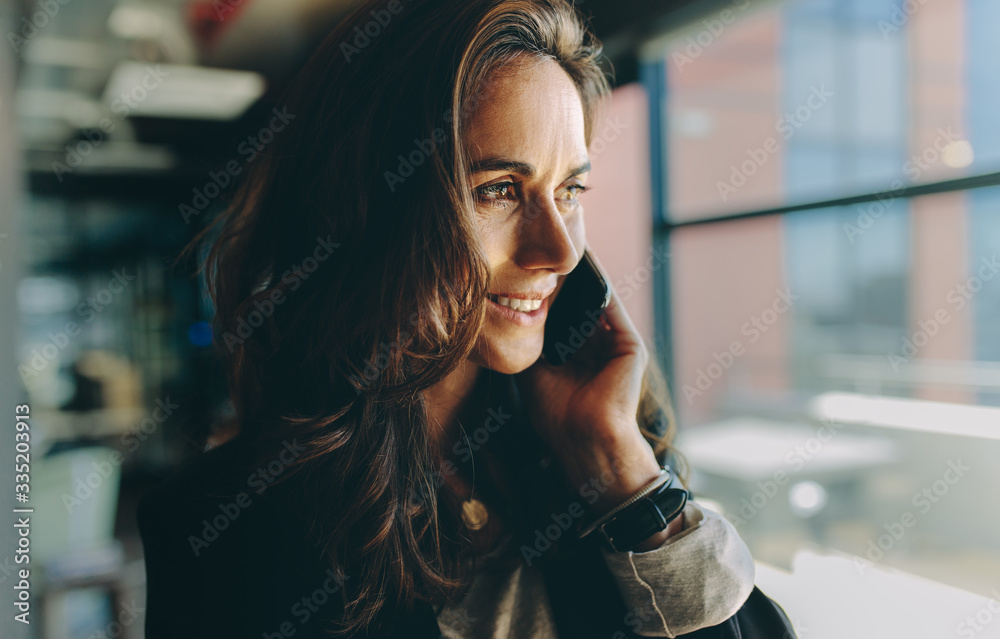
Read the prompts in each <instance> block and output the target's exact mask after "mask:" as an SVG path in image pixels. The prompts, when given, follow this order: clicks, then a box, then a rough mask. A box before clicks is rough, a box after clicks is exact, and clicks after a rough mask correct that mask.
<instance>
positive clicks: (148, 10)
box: [108, 2, 164, 40]
mask: <svg viewBox="0 0 1000 639" xmlns="http://www.w3.org/2000/svg"><path fill="white" fill-rule="evenodd" d="M159 9H160V8H159V7H157V6H155V5H150V4H146V3H142V2H124V3H121V4H119V5H118V6H116V7H115V8H114V11H112V12H111V15H110V16H109V17H108V29H109V30H110V31H111V33H113V34H115V35H116V36H118V37H119V38H124V39H126V40H128V39H132V38H150V39H151V38H156V37H157V36H159V35H160V34H161V33H163V31H164V19H163V16H162V14H161V13H160V10H159Z"/></svg>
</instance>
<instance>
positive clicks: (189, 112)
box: [104, 61, 265, 120]
mask: <svg viewBox="0 0 1000 639" xmlns="http://www.w3.org/2000/svg"><path fill="white" fill-rule="evenodd" d="M264 89H265V83H264V78H263V76H261V75H260V74H258V73H254V72H252V71H233V70H228V69H209V68H205V67H196V66H188V65H182V64H143V63H139V62H133V61H126V62H121V63H119V64H118V65H117V66H115V69H114V71H113V72H112V73H111V78H110V79H109V80H108V85H107V87H106V88H105V90H104V101H105V102H106V103H107V104H108V105H109V106H111V107H114V106H115V104H116V101H117V104H119V105H125V108H127V111H128V115H129V116H144V117H161V118H178V119H198V120H233V119H236V118H238V117H240V116H241V115H243V113H244V112H245V111H246V110H247V109H248V108H249V107H250V105H252V104H253V103H254V102H256V101H257V99H258V98H260V96H262V95H263V94H264Z"/></svg>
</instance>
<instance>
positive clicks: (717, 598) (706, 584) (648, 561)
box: [601, 501, 755, 637]
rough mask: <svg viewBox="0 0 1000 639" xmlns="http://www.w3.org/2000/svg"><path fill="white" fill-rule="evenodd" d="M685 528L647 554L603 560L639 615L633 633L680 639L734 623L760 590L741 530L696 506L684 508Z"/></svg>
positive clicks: (607, 555) (608, 552)
mask: <svg viewBox="0 0 1000 639" xmlns="http://www.w3.org/2000/svg"><path fill="white" fill-rule="evenodd" d="M683 517H684V522H683V528H682V529H681V531H680V532H678V533H676V534H675V535H673V536H672V537H670V538H668V539H667V540H666V541H665V542H664V544H663V545H662V546H660V547H659V548H655V549H653V550H649V551H645V552H633V551H626V552H613V551H611V550H608V549H606V548H604V547H602V548H601V554H602V556H603V557H604V561H605V564H606V565H607V566H608V569H609V570H610V571H611V574H612V576H613V577H614V581H615V583H616V584H617V586H618V589H619V592H620V593H621V596H622V599H623V601H624V602H625V604H626V606H627V607H628V609H629V610H631V611H633V615H634V616H633V623H634V624H635V627H634V628H633V630H634V632H635V633H636V634H639V635H642V636H645V637H678V636H680V635H683V634H686V633H690V632H693V631H695V630H699V629H702V628H707V627H710V626H716V625H718V624H721V623H722V622H724V621H725V620H727V619H729V618H730V617H732V616H733V615H735V614H736V612H737V611H738V610H739V609H740V608H741V607H742V606H743V605H744V603H745V602H746V601H747V599H748V598H749V597H750V594H751V592H752V591H753V589H754V577H755V567H754V562H753V557H752V556H751V554H750V550H749V549H748V548H747V547H746V544H745V543H744V542H743V540H742V539H741V538H740V536H739V534H738V533H737V531H736V529H735V528H734V527H733V526H732V524H730V523H729V522H728V521H726V519H725V518H723V517H722V516H721V515H718V514H716V513H715V512H713V511H711V510H703V509H702V508H700V507H699V506H698V505H697V504H696V503H695V502H694V501H689V502H688V504H687V506H685V508H684V514H683Z"/></svg>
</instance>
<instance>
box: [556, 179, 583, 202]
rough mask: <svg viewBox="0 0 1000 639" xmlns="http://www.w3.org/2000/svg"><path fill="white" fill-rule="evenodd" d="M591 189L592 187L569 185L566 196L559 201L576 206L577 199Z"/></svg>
mask: <svg viewBox="0 0 1000 639" xmlns="http://www.w3.org/2000/svg"><path fill="white" fill-rule="evenodd" d="M590 189H591V187H589V186H584V185H582V184H568V185H567V186H566V189H565V195H564V196H563V197H561V198H559V199H560V200H562V201H563V202H565V203H567V204H576V202H577V199H576V198H577V197H579V195H580V194H581V193H586V192H587V191H589V190H590Z"/></svg>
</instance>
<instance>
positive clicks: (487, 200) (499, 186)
mask: <svg viewBox="0 0 1000 639" xmlns="http://www.w3.org/2000/svg"><path fill="white" fill-rule="evenodd" d="M516 185H517V182H497V183H495V184H488V185H486V186H481V187H479V188H477V189H476V190H475V194H476V199H477V200H478V201H480V202H482V203H484V204H486V205H488V206H496V207H503V206H507V203H508V202H514V201H516V200H517V191H516V189H515V188H514V187H515V186H516Z"/></svg>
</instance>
